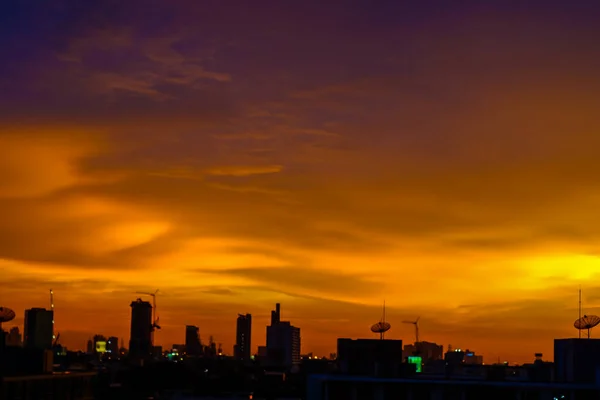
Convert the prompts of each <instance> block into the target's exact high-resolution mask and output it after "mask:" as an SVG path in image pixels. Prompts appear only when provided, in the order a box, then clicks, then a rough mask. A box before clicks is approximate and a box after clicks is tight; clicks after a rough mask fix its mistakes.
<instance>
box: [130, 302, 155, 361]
mask: <svg viewBox="0 0 600 400" xmlns="http://www.w3.org/2000/svg"><path fill="white" fill-rule="evenodd" d="M151 352H152V305H151V304H150V303H149V302H147V301H142V299H137V300H136V301H133V302H132V303H131V333H130V337H129V356H130V357H131V358H133V359H144V358H148V357H149V356H150V354H151Z"/></svg>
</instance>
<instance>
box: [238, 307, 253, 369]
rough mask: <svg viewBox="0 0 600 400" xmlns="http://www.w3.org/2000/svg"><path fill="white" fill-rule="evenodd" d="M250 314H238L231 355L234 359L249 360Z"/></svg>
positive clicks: (250, 347)
mask: <svg viewBox="0 0 600 400" xmlns="http://www.w3.org/2000/svg"><path fill="white" fill-rule="evenodd" d="M251 338H252V315H250V314H246V315H243V314H238V317H237V326H236V333H235V346H233V355H234V357H235V358H236V360H246V361H247V360H250V356H251V355H252V353H251V349H252V341H251Z"/></svg>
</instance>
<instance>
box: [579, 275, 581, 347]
mask: <svg viewBox="0 0 600 400" xmlns="http://www.w3.org/2000/svg"><path fill="white" fill-rule="evenodd" d="M579 319H581V285H579ZM579 339H581V329H579Z"/></svg>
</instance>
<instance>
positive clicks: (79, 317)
mask: <svg viewBox="0 0 600 400" xmlns="http://www.w3.org/2000/svg"><path fill="white" fill-rule="evenodd" d="M152 1H155V0H152ZM97 3H98V4H95V5H89V6H83V7H82V9H81V10H71V9H69V8H67V9H61V10H60V12H61V13H65V14H64V15H66V17H65V18H63V23H62V25H61V24H57V25H53V24H50V23H49V22H44V23H40V21H41V20H40V19H39V18H41V16H43V15H44V14H43V12H45V11H44V10H37V11H33V10H28V9H15V10H13V11H14V13H15V14H14V15H12V18H13V20H14V21H16V22H14V24H15V25H14V26H17V23H24V24H27V23H29V24H31V26H32V27H33V26H34V25H35V27H36V28H35V29H33V28H32V30H31V31H30V32H28V33H27V34H22V36H14V37H12V38H7V39H3V40H4V41H5V42H0V48H2V49H3V50H2V52H10V53H8V54H4V53H0V56H2V57H3V59H5V56H10V59H11V62H10V63H8V64H9V65H4V66H2V69H0V72H1V73H2V74H0V75H1V76H2V77H1V78H0V79H1V80H0V83H2V84H3V87H4V88H5V90H3V92H2V94H0V108H1V109H2V111H0V117H1V118H2V121H4V123H3V124H2V125H0V274H1V276H2V277H3V278H4V279H3V287H2V289H1V290H0V305H3V306H6V307H10V308H13V309H14V310H15V311H16V312H17V315H18V318H17V319H15V321H14V323H15V324H18V325H20V326H21V327H22V323H23V312H24V309H25V308H28V307H40V306H41V307H44V306H48V305H49V294H48V290H49V289H50V288H53V289H54V291H55V298H56V327H57V330H58V331H60V332H61V339H62V341H63V344H65V345H66V346H67V347H69V348H73V349H82V348H84V346H85V342H86V340H87V339H88V338H89V337H91V336H92V335H93V334H96V333H100V334H104V335H106V336H113V335H114V336H119V337H122V338H124V339H125V341H126V342H127V341H128V335H129V332H128V329H129V326H128V323H129V317H130V308H129V303H130V302H131V301H132V300H134V299H135V297H136V295H135V292H136V291H144V292H146V291H154V290H155V289H157V288H158V289H160V291H161V295H160V296H159V298H158V302H159V314H160V320H161V322H162V324H161V325H162V327H163V329H162V330H161V331H160V332H159V333H157V335H156V340H157V342H158V344H160V345H163V346H166V347H167V346H170V345H171V344H173V343H182V342H183V341H184V325H186V324H194V325H198V326H199V327H200V334H201V337H202V339H204V340H207V339H208V336H209V335H213V336H214V338H215V341H216V342H218V343H223V346H224V350H225V351H226V352H229V353H231V348H232V346H233V340H234V335H235V318H236V315H237V313H246V312H249V313H252V314H253V316H254V321H253V345H254V346H257V345H262V344H264V342H265V326H266V324H267V323H268V315H269V312H270V310H271V309H272V308H273V307H274V303H276V302H281V303H282V312H283V318H284V319H286V320H287V319H289V320H291V321H292V323H293V324H294V325H296V326H299V327H301V329H302V350H303V352H305V353H306V352H310V351H313V352H316V353H318V354H320V355H327V354H329V353H330V352H333V351H335V341H336V338H337V337H373V335H372V334H371V333H370V331H369V326H370V325H371V324H373V323H375V322H377V321H378V320H379V318H380V315H381V304H382V302H383V300H384V299H385V301H386V304H387V306H388V311H387V315H388V321H389V322H391V324H392V330H391V331H390V333H389V335H388V336H387V337H390V338H402V339H403V340H404V341H405V342H412V341H413V340H414V336H413V335H414V331H413V327H412V326H410V325H406V324H402V323H401V321H402V320H405V319H414V318H416V317H417V316H421V331H420V337H421V339H422V340H427V341H434V342H437V343H440V344H443V345H444V347H446V346H447V345H448V344H452V345H453V346H454V347H463V348H466V347H468V348H470V349H472V350H475V351H476V352H477V353H483V355H484V357H485V360H486V361H487V362H492V361H495V360H496V359H497V358H498V357H500V358H501V359H503V360H504V359H506V360H509V361H511V362H526V361H530V360H532V359H533V354H534V353H535V352H543V353H544V354H545V356H546V358H551V357H552V340H553V338H555V337H568V336H574V335H576V331H575V330H574V329H573V327H572V323H573V321H574V320H575V319H576V317H577V290H578V287H579V285H582V286H583V290H584V310H585V312H587V313H599V312H600V310H598V307H599V306H600V303H599V299H600V297H599V293H600V288H599V287H598V285H597V284H595V283H594V282H595V281H596V279H597V278H598V275H599V273H600V258H598V243H599V240H598V239H600V228H598V227H599V226H600V218H599V217H598V215H599V214H598V209H599V206H600V185H599V184H600V178H599V175H598V172H599V171H600V161H599V160H600V158H599V157H598V153H599V149H600V120H599V119H598V112H597V110H599V109H600V96H599V95H598V93H600V91H599V89H600V80H599V78H598V73H597V71H598V68H599V67H600V57H599V53H598V48H597V41H595V40H591V38H592V37H594V35H597V34H598V27H597V26H596V25H595V22H594V21H592V20H591V19H589V18H586V16H587V15H589V13H588V10H584V9H575V8H570V9H568V10H567V9H564V8H561V7H566V5H562V6H560V5H554V3H553V2H549V3H547V4H549V5H548V7H547V8H546V9H544V12H537V11H539V9H535V8H531V9H527V8H521V9H519V10H518V12H517V10H513V9H511V8H510V7H509V6H506V7H502V6H499V5H497V6H490V8H489V9H488V8H486V7H484V6H479V7H473V8H469V7H464V8H463V7H461V8H457V9H454V10H451V9H442V8H440V9H430V8H427V7H423V8H419V7H418V6H414V7H412V8H411V7H408V6H398V7H400V9H399V10H395V9H394V12H396V11H397V12H398V14H395V15H397V19H394V18H390V17H389V16H388V14H389V13H388V11H389V12H391V11H392V8H394V7H395V6H393V5H385V6H384V5H383V4H384V3H382V5H381V6H380V7H383V8H385V7H389V8H390V10H387V11H386V10H385V9H382V10H374V9H370V8H369V9H363V8H361V7H359V6H352V7H350V6H349V7H346V8H343V9H341V8H337V7H334V6H327V7H322V8H315V7H317V6H316V4H315V5H310V3H311V2H307V4H306V5H302V6H292V5H290V6H289V7H284V6H281V7H272V8H268V9H267V8H266V6H265V9H261V7H256V9H254V8H247V7H246V6H240V7H239V8H236V9H235V10H234V11H232V10H222V9H220V8H219V7H218V6H216V5H215V6H214V7H209V8H202V9H201V8H199V7H198V6H197V5H196V6H194V3H193V2H186V1H183V0H181V1H174V2H173V3H172V4H171V5H170V6H166V5H165V4H166V3H164V2H163V3H161V2H158V3H157V5H158V4H159V3H160V4H162V7H163V8H165V7H167V8H168V9H163V8H160V7H158V9H157V11H156V15H155V14H154V13H150V15H142V14H140V13H139V12H136V10H139V9H138V8H135V7H134V6H133V5H129V4H128V5H122V6H118V7H117V9H118V11H117V12H115V13H112V12H109V11H107V10H108V9H107V8H105V6H106V2H103V1H101V2H97ZM135 3H136V2H135V1H132V2H131V4H135ZM492 3H493V2H492ZM386 4H387V3H386ZM557 4H558V3H557ZM138 6H139V4H138ZM86 7H89V9H88V8H86ZM311 7H312V8H311ZM365 7H366V6H365ZM316 10H318V11H319V13H318V14H311V11H314V12H316ZM46 11H48V10H46ZM54 11H56V10H54ZM165 11H168V12H169V13H170V14H169V15H170V18H161V15H162V14H161V13H164V12H165ZM48 12H49V11H48ZM52 15H54V14H52ZM310 15H313V17H310ZM315 15H316V16H315ZM44 21H45V20H44ZM332 21H334V22H335V24H333V25H334V26H335V29H334V28H333V25H332ZM0 22H1V21H0ZM10 27H11V26H9V28H10ZM65 27H68V29H67V28H65ZM359 28H360V29H359ZM7 29H8V28H7ZM15 29H16V28H15ZM0 36H1V35H0ZM15 37H16V38H15ZM596 37H597V36H596ZM2 45H3V46H2ZM10 326H11V323H9V324H6V325H5V328H9V327H10Z"/></svg>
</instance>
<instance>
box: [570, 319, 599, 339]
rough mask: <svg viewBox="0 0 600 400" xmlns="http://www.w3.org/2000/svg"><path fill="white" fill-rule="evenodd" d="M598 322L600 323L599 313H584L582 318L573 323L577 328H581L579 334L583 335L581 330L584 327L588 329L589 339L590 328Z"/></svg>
mask: <svg viewBox="0 0 600 400" xmlns="http://www.w3.org/2000/svg"><path fill="white" fill-rule="evenodd" d="M598 324H600V317H598V316H597V315H584V316H583V317H582V318H579V319H578V320H577V321H575V322H574V323H573V326H574V327H575V328H576V329H579V336H581V331H582V330H583V329H587V334H588V339H589V338H590V330H591V329H592V328H593V327H595V326H596V325H598Z"/></svg>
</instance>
